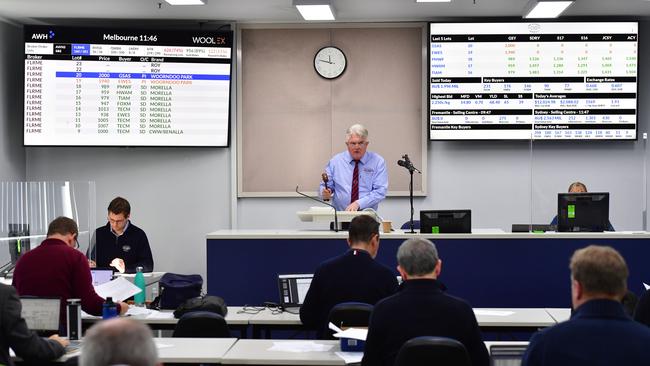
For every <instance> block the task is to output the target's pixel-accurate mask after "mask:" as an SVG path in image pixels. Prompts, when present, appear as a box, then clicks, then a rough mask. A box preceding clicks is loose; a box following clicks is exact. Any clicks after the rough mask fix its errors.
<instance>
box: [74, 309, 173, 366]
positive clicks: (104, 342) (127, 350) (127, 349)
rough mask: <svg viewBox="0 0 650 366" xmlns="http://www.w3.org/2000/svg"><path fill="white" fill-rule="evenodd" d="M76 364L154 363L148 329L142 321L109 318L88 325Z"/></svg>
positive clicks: (143, 365)
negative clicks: (88, 328)
mask: <svg viewBox="0 0 650 366" xmlns="http://www.w3.org/2000/svg"><path fill="white" fill-rule="evenodd" d="M79 365H80V366H110V365H129V366H156V365H162V364H161V363H159V362H158V351H157V349H156V344H155V343H154V341H153V338H152V335H151V329H149V327H147V326H146V325H144V324H143V323H142V322H138V321H136V320H131V319H125V318H121V319H120V318H114V319H109V320H106V321H103V322H100V323H97V324H96V325H94V326H92V327H91V328H90V330H89V331H88V333H86V337H85V338H84V343H83V350H82V352H81V357H80V358H79Z"/></svg>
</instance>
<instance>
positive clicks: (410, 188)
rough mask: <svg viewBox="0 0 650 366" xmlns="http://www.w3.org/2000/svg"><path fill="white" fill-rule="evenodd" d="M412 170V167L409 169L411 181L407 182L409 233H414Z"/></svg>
mask: <svg viewBox="0 0 650 366" xmlns="http://www.w3.org/2000/svg"><path fill="white" fill-rule="evenodd" d="M413 170H414V169H409V173H410V175H411V181H410V183H409V199H410V201H411V221H410V222H409V227H410V228H411V231H409V234H415V230H413V212H414V209H413Z"/></svg>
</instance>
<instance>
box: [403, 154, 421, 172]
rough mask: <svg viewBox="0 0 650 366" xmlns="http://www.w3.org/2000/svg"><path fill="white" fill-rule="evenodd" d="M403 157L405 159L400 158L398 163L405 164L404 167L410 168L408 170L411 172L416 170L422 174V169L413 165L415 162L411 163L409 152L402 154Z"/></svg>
mask: <svg viewBox="0 0 650 366" xmlns="http://www.w3.org/2000/svg"><path fill="white" fill-rule="evenodd" d="M402 159H404V160H398V161H397V165H399V166H403V167H404V168H406V169H408V171H409V172H411V173H412V172H414V171H416V172H418V173H420V174H422V172H421V171H419V170H418V169H417V168H416V167H414V166H413V163H411V159H409V156H408V154H404V155H402Z"/></svg>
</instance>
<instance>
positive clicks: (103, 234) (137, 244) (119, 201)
mask: <svg viewBox="0 0 650 366" xmlns="http://www.w3.org/2000/svg"><path fill="white" fill-rule="evenodd" d="M129 217H131V205H130V204H129V201H127V200H125V199H124V198H122V197H116V198H114V199H113V200H112V201H111V203H110V204H109V205H108V223H106V225H105V226H102V227H99V228H97V230H95V236H94V237H93V243H91V246H90V248H89V249H88V252H89V253H87V255H88V257H89V258H90V259H91V262H90V266H91V267H95V266H97V267H109V266H112V267H115V268H116V269H117V270H118V271H120V273H124V272H127V273H135V272H136V268H137V267H142V271H143V272H151V271H153V256H152V255H151V248H150V247H149V240H147V234H145V233H144V231H142V229H140V228H139V227H137V226H135V225H133V223H131V221H130V220H129ZM93 260H94V262H93Z"/></svg>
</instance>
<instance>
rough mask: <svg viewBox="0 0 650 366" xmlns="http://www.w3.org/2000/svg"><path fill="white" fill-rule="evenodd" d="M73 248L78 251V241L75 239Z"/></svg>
mask: <svg viewBox="0 0 650 366" xmlns="http://www.w3.org/2000/svg"><path fill="white" fill-rule="evenodd" d="M74 248H75V249H79V240H77V238H74Z"/></svg>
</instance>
